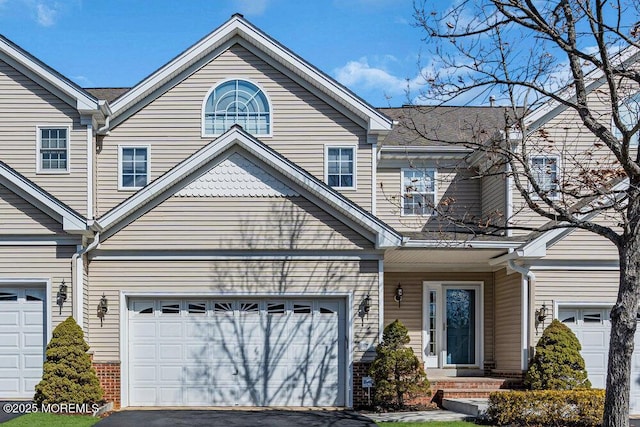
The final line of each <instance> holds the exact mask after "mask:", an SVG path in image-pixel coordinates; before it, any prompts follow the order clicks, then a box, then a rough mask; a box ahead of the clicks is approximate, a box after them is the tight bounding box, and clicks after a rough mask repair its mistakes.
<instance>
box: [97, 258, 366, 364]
mask: <svg viewBox="0 0 640 427" xmlns="http://www.w3.org/2000/svg"><path fill="white" fill-rule="evenodd" d="M89 274H90V279H91V289H90V292H89V306H90V307H96V306H97V304H98V301H99V300H100V297H101V296H102V293H103V292H104V294H105V296H106V297H107V298H108V301H109V312H108V313H107V315H106V316H105V318H104V324H103V326H100V319H98V318H97V317H96V316H90V318H89V319H90V322H89V337H90V342H89V344H90V345H91V348H92V350H93V351H94V352H95V353H94V359H95V360H96V361H113V360H119V357H120V355H119V328H120V320H121V319H120V312H119V311H120V310H119V307H120V302H121V301H120V300H119V299H120V291H127V292H149V293H169V292H174V293H178V294H180V293H182V294H183V295H184V294H190V295H197V294H198V293H200V294H201V295H203V294H208V295H213V294H218V295H219V294H221V293H224V294H225V295H229V296H231V297H233V296H243V295H248V294H257V293H259V294H263V295H266V294H273V295H274V296H273V297H272V298H273V299H278V297H279V296H280V297H285V296H284V295H286V294H301V293H307V294H316V296H322V295H325V296H331V294H332V293H345V294H346V293H353V298H352V304H353V305H352V306H351V307H347V313H346V318H347V319H350V318H351V317H352V316H354V317H355V316H356V313H357V312H358V307H359V305H360V303H361V302H362V300H363V299H364V297H365V296H366V295H370V297H371V311H370V312H369V315H368V316H365V317H363V318H362V319H360V318H358V317H355V319H354V320H353V340H354V360H356V361H361V360H363V359H364V360H369V359H371V358H372V356H373V354H372V352H371V351H369V352H367V354H366V355H365V352H364V351H363V350H362V347H361V345H360V343H363V344H367V345H368V346H375V345H376V344H377V338H378V311H377V307H378V262H377V261H344V260H340V261H294V260H288V261H250V260H247V261H211V262H199V261H173V262H166V261H163V262H161V261H104V260H95V261H93V262H92V263H91V265H90V268H89ZM309 298H313V296H312V295H309Z"/></svg>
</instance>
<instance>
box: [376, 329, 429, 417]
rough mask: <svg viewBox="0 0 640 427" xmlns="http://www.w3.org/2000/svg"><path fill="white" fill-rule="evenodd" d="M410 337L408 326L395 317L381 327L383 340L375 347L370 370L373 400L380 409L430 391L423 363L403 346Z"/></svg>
mask: <svg viewBox="0 0 640 427" xmlns="http://www.w3.org/2000/svg"><path fill="white" fill-rule="evenodd" d="M409 340H410V339H409V334H408V331H407V328H406V327H405V326H404V325H403V324H402V323H401V322H400V321H399V320H395V321H394V322H393V323H391V324H389V325H387V327H386V328H384V332H383V335H382V343H380V345H379V346H378V347H376V358H375V360H374V361H373V364H372V365H371V368H370V370H369V373H370V375H371V376H372V377H373V380H374V390H373V399H374V403H375V404H376V405H378V406H380V407H382V408H386V409H388V408H394V409H400V408H403V407H404V406H405V399H406V398H412V397H415V396H417V395H419V394H424V393H426V392H427V391H428V390H429V381H428V380H427V375H426V374H425V372H424V368H423V367H422V363H420V360H418V358H417V357H416V355H415V354H413V350H412V349H411V348H409V347H405V345H406V344H408V343H409Z"/></svg>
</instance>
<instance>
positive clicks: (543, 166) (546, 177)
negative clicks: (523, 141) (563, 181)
mask: <svg viewBox="0 0 640 427" xmlns="http://www.w3.org/2000/svg"><path fill="white" fill-rule="evenodd" d="M531 173H532V175H533V179H534V180H535V181H536V183H537V184H538V187H540V190H541V191H542V192H544V193H545V194H546V196H548V197H550V198H552V199H553V198H556V197H558V183H559V181H558V173H559V170H558V158H557V157H556V156H535V157H531ZM533 196H534V197H537V196H539V195H536V194H533Z"/></svg>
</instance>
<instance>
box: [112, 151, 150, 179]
mask: <svg viewBox="0 0 640 427" xmlns="http://www.w3.org/2000/svg"><path fill="white" fill-rule="evenodd" d="M125 148H146V149H147V184H149V183H150V182H151V145H149V144H132V145H129V144H122V145H118V191H138V190H139V189H141V188H143V187H124V186H123V185H122V150H124V149H125Z"/></svg>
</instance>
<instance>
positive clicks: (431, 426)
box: [378, 421, 477, 427]
mask: <svg viewBox="0 0 640 427" xmlns="http://www.w3.org/2000/svg"><path fill="white" fill-rule="evenodd" d="M378 425H379V426H380V427H469V426H475V425H477V424H474V423H468V422H466V421H425V422H397V423H394V422H385V423H378Z"/></svg>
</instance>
